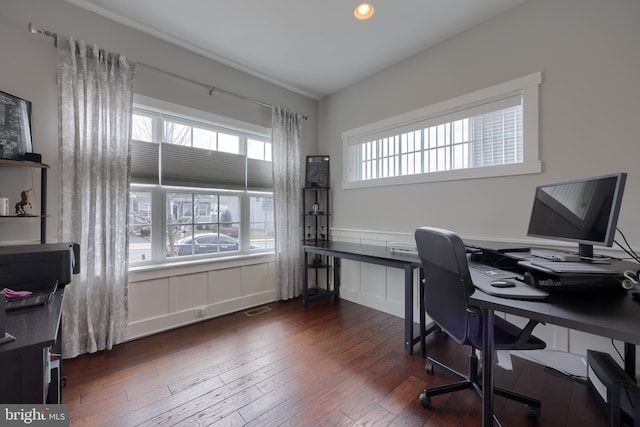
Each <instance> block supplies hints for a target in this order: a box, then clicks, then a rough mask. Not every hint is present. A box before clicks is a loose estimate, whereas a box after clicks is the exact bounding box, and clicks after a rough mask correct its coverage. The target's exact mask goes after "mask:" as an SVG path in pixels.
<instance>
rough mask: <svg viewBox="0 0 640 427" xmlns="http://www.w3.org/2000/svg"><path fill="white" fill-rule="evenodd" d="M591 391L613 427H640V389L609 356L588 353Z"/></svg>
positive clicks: (589, 351) (597, 352) (588, 385)
mask: <svg viewBox="0 0 640 427" xmlns="http://www.w3.org/2000/svg"><path fill="white" fill-rule="evenodd" d="M587 388H588V389H589V392H590V393H591V395H592V396H593V398H594V399H595V400H596V401H597V402H598V404H599V405H600V409H602V412H603V413H604V414H605V415H606V417H607V421H609V424H610V425H611V427H622V426H625V427H626V426H633V427H640V389H639V388H638V386H637V385H636V384H635V382H634V381H633V380H632V379H631V378H629V376H628V375H627V374H626V372H625V371H624V370H623V369H622V368H621V367H620V366H619V365H618V364H617V363H616V362H615V361H614V360H613V358H611V356H610V355H609V354H607V353H602V352H599V351H594V350H587Z"/></svg>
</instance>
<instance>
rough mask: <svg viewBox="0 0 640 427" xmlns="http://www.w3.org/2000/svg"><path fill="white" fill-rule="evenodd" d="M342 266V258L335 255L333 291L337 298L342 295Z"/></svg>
mask: <svg viewBox="0 0 640 427" xmlns="http://www.w3.org/2000/svg"><path fill="white" fill-rule="evenodd" d="M341 268H342V262H341V258H338V257H333V293H334V295H335V297H336V298H339V297H340V269H341Z"/></svg>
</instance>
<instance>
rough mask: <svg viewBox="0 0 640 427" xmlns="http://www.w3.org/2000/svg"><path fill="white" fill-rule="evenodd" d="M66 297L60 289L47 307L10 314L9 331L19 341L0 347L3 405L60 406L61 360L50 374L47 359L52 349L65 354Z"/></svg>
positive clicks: (53, 363)
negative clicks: (63, 333)
mask: <svg viewBox="0 0 640 427" xmlns="http://www.w3.org/2000/svg"><path fill="white" fill-rule="evenodd" d="M63 294H64V288H60V289H58V290H57V291H56V293H55V294H54V295H53V297H52V298H51V301H49V302H48V303H47V304H45V305H40V306H36V307H29V308H21V309H18V310H13V311H8V312H7V318H6V330H7V332H8V333H9V334H11V335H13V336H14V337H15V338H16V339H15V341H13V342H10V343H7V344H2V345H0V403H4V404H8V403H33V404H45V403H56V404H57V403H60V363H61V361H60V358H59V357H58V358H55V357H54V358H53V361H52V364H51V365H50V367H51V368H52V369H51V370H50V371H49V367H48V366H45V363H46V360H45V359H46V357H47V352H48V351H49V349H51V352H54V353H57V354H60V353H61V351H60V349H61V344H62V341H61V327H60V319H61V314H62V299H63ZM3 298H4V297H3ZM49 378H50V381H51V382H50V383H49V382H48V381H49Z"/></svg>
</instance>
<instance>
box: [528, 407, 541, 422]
mask: <svg viewBox="0 0 640 427" xmlns="http://www.w3.org/2000/svg"><path fill="white" fill-rule="evenodd" d="M525 406H526V409H527V418H532V419H537V418H538V417H539V416H540V407H538V406H530V405H525Z"/></svg>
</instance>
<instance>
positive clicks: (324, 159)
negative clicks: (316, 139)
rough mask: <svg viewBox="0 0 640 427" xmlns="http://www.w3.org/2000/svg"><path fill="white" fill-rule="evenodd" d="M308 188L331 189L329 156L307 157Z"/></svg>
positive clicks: (306, 184)
mask: <svg viewBox="0 0 640 427" xmlns="http://www.w3.org/2000/svg"><path fill="white" fill-rule="evenodd" d="M306 164H307V166H306V180H305V184H304V186H305V187H307V188H314V187H318V188H329V156H307V162H306Z"/></svg>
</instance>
